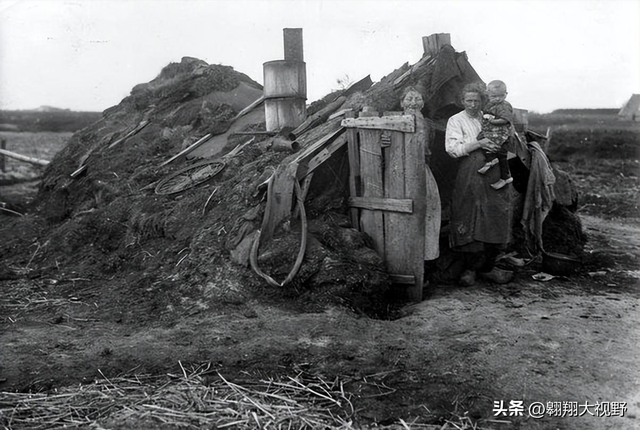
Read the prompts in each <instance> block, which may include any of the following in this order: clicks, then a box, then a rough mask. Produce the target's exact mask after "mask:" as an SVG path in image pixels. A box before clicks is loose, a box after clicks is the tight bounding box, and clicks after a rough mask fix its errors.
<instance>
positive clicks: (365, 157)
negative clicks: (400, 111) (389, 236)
mask: <svg viewBox="0 0 640 430" xmlns="http://www.w3.org/2000/svg"><path fill="white" fill-rule="evenodd" d="M366 116H372V117H374V118H377V117H378V112H373V111H367V112H361V113H360V118H358V119H365V118H364V117H366ZM358 134H359V136H360V175H361V177H362V179H363V181H362V197H374V198H375V197H383V196H384V195H383V181H382V147H381V146H380V134H381V133H380V131H378V130H364V129H359V130H358ZM360 212H361V214H360V224H361V225H362V230H363V231H364V232H365V233H366V234H368V235H369V236H370V237H371V239H372V241H373V248H374V249H375V251H376V252H377V253H378V255H379V256H381V257H383V256H384V217H383V213H382V212H380V211H372V210H367V209H363V210H361V211H360Z"/></svg>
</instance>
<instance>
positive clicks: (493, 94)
mask: <svg viewBox="0 0 640 430" xmlns="http://www.w3.org/2000/svg"><path fill="white" fill-rule="evenodd" d="M487 97H488V98H489V101H490V102H492V103H500V102H503V101H504V100H505V99H506V98H507V85H506V84H505V83H504V82H502V81H491V82H489V85H487Z"/></svg>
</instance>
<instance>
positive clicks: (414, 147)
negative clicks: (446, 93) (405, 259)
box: [404, 112, 428, 302]
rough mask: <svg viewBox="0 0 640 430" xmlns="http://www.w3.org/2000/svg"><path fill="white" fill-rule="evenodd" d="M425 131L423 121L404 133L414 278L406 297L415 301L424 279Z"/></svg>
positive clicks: (418, 113) (420, 293)
mask: <svg viewBox="0 0 640 430" xmlns="http://www.w3.org/2000/svg"><path fill="white" fill-rule="evenodd" d="M418 121H420V122H421V123H423V122H424V119H423V118H422V115H421V114H420V112H417V113H416V122H418ZM427 136H428V135H427V134H426V133H425V128H424V125H423V124H420V125H417V126H416V133H413V134H409V133H407V134H405V136H404V138H405V154H404V156H405V161H404V165H405V189H404V190H405V191H404V192H405V194H404V195H405V198H407V199H413V203H414V206H413V210H414V214H415V216H412V217H411V221H412V224H413V226H411V227H409V231H410V232H411V234H412V236H411V237H412V238H414V240H411V241H410V242H409V243H408V244H407V246H408V247H409V248H410V250H409V255H411V262H410V264H411V265H412V267H413V274H414V276H415V277H416V284H415V285H414V287H413V288H409V289H407V295H408V297H407V298H408V299H409V300H411V301H415V302H419V301H421V300H422V283H423V280H424V249H425V245H424V244H425V217H426V204H427V202H426V192H425V185H426V177H425V163H424V153H425V146H426V145H427V144H428V142H427V141H426V139H427Z"/></svg>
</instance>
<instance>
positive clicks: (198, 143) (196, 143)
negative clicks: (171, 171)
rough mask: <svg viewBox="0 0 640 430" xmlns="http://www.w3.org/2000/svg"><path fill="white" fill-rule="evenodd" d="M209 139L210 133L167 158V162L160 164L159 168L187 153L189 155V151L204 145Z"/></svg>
mask: <svg viewBox="0 0 640 430" xmlns="http://www.w3.org/2000/svg"><path fill="white" fill-rule="evenodd" d="M209 139H211V133H209V134H207V135H205V136H204V137H201V138H200V139H198V140H197V141H196V142H194V143H193V144H191V145H189V146H188V147H187V148H185V149H183V150H182V151H180V152H179V153H177V154H176V155H174V156H173V157H171V158H169V159H168V160H167V161H165V162H164V163H162V164H160V167H163V166H166V165H167V164H169V163H171V162H172V161H174V160H177V159H178V158H180V157H182V156H183V155H187V154H188V153H190V152H191V151H193V150H194V149H196V148H197V147H199V146H200V145H202V144H203V143H205V142H206V141H207V140H209Z"/></svg>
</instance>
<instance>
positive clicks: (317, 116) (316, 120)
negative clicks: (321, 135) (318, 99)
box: [289, 96, 347, 140]
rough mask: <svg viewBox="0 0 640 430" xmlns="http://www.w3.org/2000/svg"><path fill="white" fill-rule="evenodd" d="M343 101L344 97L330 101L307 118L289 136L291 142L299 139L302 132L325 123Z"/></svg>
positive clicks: (345, 99)
mask: <svg viewBox="0 0 640 430" xmlns="http://www.w3.org/2000/svg"><path fill="white" fill-rule="evenodd" d="M345 101H347V98H346V97H344V96H342V97H338V98H337V99H336V100H334V101H332V102H331V103H329V104H328V105H326V106H325V107H324V108H322V109H320V110H319V111H318V112H316V113H314V114H313V115H311V116H309V117H308V118H307V119H306V120H304V122H303V123H302V124H300V125H299V126H298V127H296V129H295V130H293V131H292V132H291V133H290V134H289V137H290V138H291V139H292V140H295V139H297V138H298V137H300V135H302V134H303V133H304V132H306V131H308V130H310V129H312V128H313V127H315V126H316V125H318V124H321V123H323V122H325V121H326V120H327V118H329V115H331V114H332V113H333V112H335V111H336V110H338V109H339V108H340V106H342V105H343V104H344V102H345Z"/></svg>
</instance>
